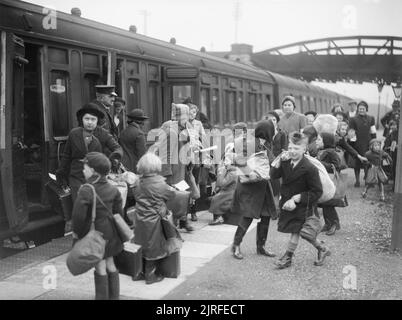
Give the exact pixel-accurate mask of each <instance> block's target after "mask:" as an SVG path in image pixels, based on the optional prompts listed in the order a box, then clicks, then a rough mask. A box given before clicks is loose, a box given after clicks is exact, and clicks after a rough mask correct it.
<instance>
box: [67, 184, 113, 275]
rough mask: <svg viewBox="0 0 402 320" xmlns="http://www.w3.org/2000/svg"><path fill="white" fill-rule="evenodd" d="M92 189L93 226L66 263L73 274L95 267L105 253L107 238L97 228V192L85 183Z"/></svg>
mask: <svg viewBox="0 0 402 320" xmlns="http://www.w3.org/2000/svg"><path fill="white" fill-rule="evenodd" d="M83 186H89V187H90V188H91V189H92V192H93V196H94V202H93V205H92V220H91V228H90V230H89V232H88V233H87V234H86V236H85V237H83V238H82V239H80V240H78V241H77V242H76V243H75V244H74V246H73V248H72V250H71V251H70V253H69V254H68V256H67V260H66V264H67V268H68V270H69V271H70V272H71V274H72V275H74V276H77V275H80V274H83V273H85V272H87V271H88V270H90V269H92V268H93V267H95V266H96V265H97V264H98V263H99V262H100V261H101V260H102V259H103V256H104V254H105V246H106V240H105V239H103V235H102V233H101V232H99V231H97V230H95V218H96V192H95V188H94V186H92V185H90V184H84V185H83Z"/></svg>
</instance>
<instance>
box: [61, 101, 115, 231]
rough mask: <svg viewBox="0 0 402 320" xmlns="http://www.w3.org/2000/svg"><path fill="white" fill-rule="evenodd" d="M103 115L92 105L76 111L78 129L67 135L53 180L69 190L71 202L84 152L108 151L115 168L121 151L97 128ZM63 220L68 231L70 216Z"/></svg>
mask: <svg viewBox="0 0 402 320" xmlns="http://www.w3.org/2000/svg"><path fill="white" fill-rule="evenodd" d="M104 116H105V115H104V113H103V112H102V111H100V110H98V108H97V106H96V105H94V104H93V103H88V104H86V105H85V106H83V107H82V108H81V109H80V110H78V111H77V120H78V124H79V127H77V128H74V129H72V130H71V131H70V133H69V134H68V138H67V142H66V144H65V146H64V149H63V152H62V154H61V161H60V165H59V168H58V169H57V171H56V177H57V181H58V183H59V184H60V185H61V186H64V187H65V186H69V187H70V188H71V195H72V198H73V201H75V199H76V198H77V192H78V189H79V188H80V186H81V185H82V184H84V183H85V177H84V174H83V171H82V170H83V163H82V162H81V161H80V160H81V159H83V158H84V157H85V155H86V154H87V153H89V152H104V150H105V149H108V150H111V154H110V155H109V159H110V161H111V162H112V163H115V164H116V165H117V163H118V162H119V161H120V160H121V157H122V155H123V150H122V149H121V147H120V146H119V144H118V143H117V141H116V140H115V139H114V138H113V136H112V135H111V134H110V133H109V132H108V131H107V130H105V129H103V128H100V127H98V121H99V120H100V119H103V117H104ZM65 219H66V222H67V223H66V231H69V228H70V224H71V217H65Z"/></svg>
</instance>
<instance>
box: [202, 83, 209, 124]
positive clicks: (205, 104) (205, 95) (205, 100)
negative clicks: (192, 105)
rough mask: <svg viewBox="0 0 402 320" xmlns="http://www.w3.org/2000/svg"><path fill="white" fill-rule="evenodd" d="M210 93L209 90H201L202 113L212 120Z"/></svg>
mask: <svg viewBox="0 0 402 320" xmlns="http://www.w3.org/2000/svg"><path fill="white" fill-rule="evenodd" d="M209 98H210V91H209V89H207V88H202V89H201V106H200V108H201V109H200V111H201V112H202V113H203V114H205V115H206V116H207V118H208V119H211V105H210V99H209Z"/></svg>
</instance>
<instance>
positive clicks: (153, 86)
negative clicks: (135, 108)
mask: <svg viewBox="0 0 402 320" xmlns="http://www.w3.org/2000/svg"><path fill="white" fill-rule="evenodd" d="M158 93H159V83H158V82H155V81H151V82H149V108H148V110H144V111H145V112H147V113H148V114H149V115H150V117H151V119H150V125H151V128H152V129H153V128H157V127H159V125H160V124H161V123H162V114H161V112H159V100H158V97H159V94H158ZM146 129H148V128H146ZM147 131H148V130H147Z"/></svg>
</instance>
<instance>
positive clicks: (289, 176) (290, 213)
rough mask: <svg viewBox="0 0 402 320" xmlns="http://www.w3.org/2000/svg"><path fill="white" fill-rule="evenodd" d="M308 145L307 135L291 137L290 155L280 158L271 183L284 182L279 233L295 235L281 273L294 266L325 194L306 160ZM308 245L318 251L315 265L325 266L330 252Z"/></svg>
mask: <svg viewBox="0 0 402 320" xmlns="http://www.w3.org/2000/svg"><path fill="white" fill-rule="evenodd" d="M307 143H308V139H307V137H306V136H305V135H304V134H301V133H299V132H293V133H291V134H290V136H289V146H288V152H284V153H282V154H281V155H280V156H279V157H277V158H276V159H275V160H274V162H273V163H272V167H271V173H270V175H271V179H279V178H282V185H281V199H280V201H279V207H280V208H281V212H280V215H279V220H278V231H279V232H283V233H290V234H291V237H290V242H289V244H288V248H287V250H286V252H285V254H284V255H283V256H282V258H280V259H279V260H278V261H277V262H276V265H277V267H278V268H279V269H283V268H287V267H290V265H291V264H292V256H293V253H294V252H295V250H296V248H297V245H298V242H299V237H300V231H301V229H302V227H303V224H304V223H305V221H306V218H307V217H308V216H311V215H313V214H314V213H313V207H314V205H315V204H316V202H317V200H318V199H319V198H320V196H321V195H322V192H323V191H322V185H321V181H320V177H319V174H318V169H317V168H316V167H315V166H314V165H313V164H312V163H311V162H310V161H309V160H307V158H305V157H304V153H305V151H306V148H307ZM306 240H307V239H306ZM307 241H309V242H310V243H311V244H312V245H313V246H314V247H315V248H316V249H317V251H318V257H317V260H316V261H315V262H314V264H315V265H322V264H323V262H324V259H325V257H326V256H327V255H329V254H330V252H329V250H328V249H327V248H325V247H324V246H323V245H322V244H321V243H320V242H318V241H317V240H316V239H315V240H314V241H311V240H307Z"/></svg>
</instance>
